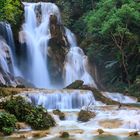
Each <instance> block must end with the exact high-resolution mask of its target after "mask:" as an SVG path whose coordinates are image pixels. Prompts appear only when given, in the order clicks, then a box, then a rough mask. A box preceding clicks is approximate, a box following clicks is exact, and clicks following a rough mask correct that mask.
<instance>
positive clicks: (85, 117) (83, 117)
mask: <svg viewBox="0 0 140 140" xmlns="http://www.w3.org/2000/svg"><path fill="white" fill-rule="evenodd" d="M95 116H96V114H95V113H94V112H91V111H87V110H81V111H80V112H79V114H78V121H82V122H87V121H89V120H90V119H91V118H93V117H95Z"/></svg>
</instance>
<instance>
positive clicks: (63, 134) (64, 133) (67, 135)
mask: <svg viewBox="0 0 140 140" xmlns="http://www.w3.org/2000/svg"><path fill="white" fill-rule="evenodd" d="M69 136H70V135H69V133H68V132H62V134H61V135H60V138H68V137H69Z"/></svg>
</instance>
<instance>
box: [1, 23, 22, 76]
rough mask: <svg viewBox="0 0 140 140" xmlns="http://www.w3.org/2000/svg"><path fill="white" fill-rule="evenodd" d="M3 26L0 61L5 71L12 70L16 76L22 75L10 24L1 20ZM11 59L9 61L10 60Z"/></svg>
mask: <svg viewBox="0 0 140 140" xmlns="http://www.w3.org/2000/svg"><path fill="white" fill-rule="evenodd" d="M0 25H1V27H2V30H1V34H3V35H2V37H1V38H0V61H1V62H0V63H1V66H2V67H3V68H4V71H5V72H11V73H12V74H13V75H15V76H21V73H20V71H19V69H18V68H17V65H16V56H15V44H14V39H13V33H12V29H11V26H10V24H7V23H4V22H0ZM8 60H9V62H8Z"/></svg>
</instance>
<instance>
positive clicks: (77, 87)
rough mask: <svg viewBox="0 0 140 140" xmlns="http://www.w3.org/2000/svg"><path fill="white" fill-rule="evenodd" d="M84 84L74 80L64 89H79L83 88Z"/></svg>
mask: <svg viewBox="0 0 140 140" xmlns="http://www.w3.org/2000/svg"><path fill="white" fill-rule="evenodd" d="M83 84H84V82H83V81H81V80H76V81H74V82H73V83H71V84H70V85H68V86H67V87H66V89H79V88H81V87H82V86H83Z"/></svg>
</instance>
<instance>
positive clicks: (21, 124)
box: [16, 122, 29, 129]
mask: <svg viewBox="0 0 140 140" xmlns="http://www.w3.org/2000/svg"><path fill="white" fill-rule="evenodd" d="M16 128H17V129H27V128H29V125H27V124H26V123H23V122H17V123H16Z"/></svg>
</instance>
